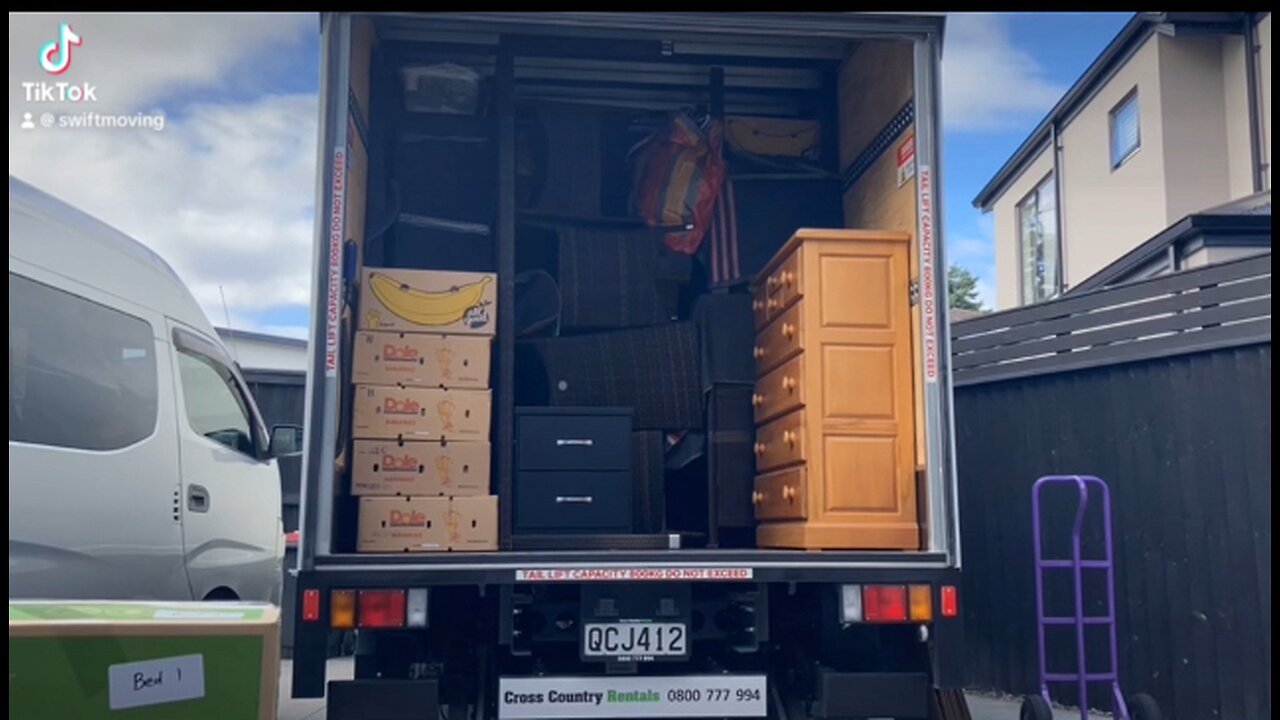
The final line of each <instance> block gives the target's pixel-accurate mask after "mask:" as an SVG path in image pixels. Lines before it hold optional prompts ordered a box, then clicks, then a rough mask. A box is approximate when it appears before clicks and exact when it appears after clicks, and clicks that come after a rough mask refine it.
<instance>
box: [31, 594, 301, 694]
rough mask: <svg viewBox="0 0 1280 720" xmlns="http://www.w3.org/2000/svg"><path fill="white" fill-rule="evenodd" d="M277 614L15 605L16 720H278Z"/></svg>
mask: <svg viewBox="0 0 1280 720" xmlns="http://www.w3.org/2000/svg"><path fill="white" fill-rule="evenodd" d="M279 677H280V611H279V609H278V608H276V607H274V606H272V605H268V604H259V603H226V602H143V601H121V602H112V601H102V600H63V601H40V600H10V601H9V717H11V718H58V719H61V718H75V720H131V719H132V720H143V719H144V718H155V719H160V718H181V719H182V720H229V719H230V718H245V719H246V720H253V719H257V720H269V719H271V720H273V719H274V718H275V717H276V703H277V702H278V698H277V692H276V683H277V681H278V678H279Z"/></svg>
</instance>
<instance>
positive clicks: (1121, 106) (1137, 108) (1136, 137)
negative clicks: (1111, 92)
mask: <svg viewBox="0 0 1280 720" xmlns="http://www.w3.org/2000/svg"><path fill="white" fill-rule="evenodd" d="M1130 105H1133V112H1134V123H1135V126H1134V133H1133V147H1131V148H1129V149H1127V150H1125V151H1124V153H1122V154H1121V155H1120V157H1118V158H1117V157H1116V155H1115V152H1116V116H1117V115H1118V114H1119V113H1121V112H1122V111H1124V110H1125V109H1127V108H1128V107H1129V106H1130ZM1141 149H1142V105H1141V104H1139V102H1138V88H1137V87H1136V86H1135V87H1134V88H1133V89H1132V90H1130V91H1129V92H1127V93H1125V95H1124V97H1123V98H1121V99H1120V102H1118V103H1116V104H1115V106H1114V107H1112V108H1111V111H1110V112H1108V113H1107V154H1108V155H1109V156H1110V162H1111V171H1112V172H1115V171H1116V170H1119V169H1120V168H1121V167H1124V164H1125V163H1127V162H1129V159H1130V158H1132V157H1133V156H1134V155H1137V154H1138V151H1139V150H1141Z"/></svg>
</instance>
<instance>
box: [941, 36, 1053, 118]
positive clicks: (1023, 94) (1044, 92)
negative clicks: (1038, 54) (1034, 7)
mask: <svg viewBox="0 0 1280 720" xmlns="http://www.w3.org/2000/svg"><path fill="white" fill-rule="evenodd" d="M945 42H946V47H945V49H944V52H943V54H942V119H943V124H944V126H945V127H946V128H948V129H952V130H973V131H1003V130H1018V129H1021V128H1025V127H1026V126H1027V121H1028V120H1036V119H1039V118H1040V117H1041V116H1043V115H1044V114H1045V113H1047V112H1048V111H1049V108H1051V107H1053V104H1054V103H1055V102H1057V101H1058V99H1059V98H1060V97H1062V94H1063V93H1064V92H1065V91H1066V88H1064V87H1062V86H1060V85H1058V84H1056V83H1054V82H1051V81H1050V80H1049V79H1048V78H1047V77H1046V74H1045V70H1044V68H1043V67H1042V66H1041V65H1040V64H1039V63H1037V62H1036V60H1035V58H1034V57H1032V56H1031V54H1030V53H1028V52H1026V51H1024V50H1020V49H1018V48H1017V47H1016V46H1015V45H1014V42H1013V35H1012V32H1011V29H1010V27H1009V19H1008V18H1007V17H1003V16H1000V15H995V14H990V13H951V14H949V15H948V16H947V34H946V40H945Z"/></svg>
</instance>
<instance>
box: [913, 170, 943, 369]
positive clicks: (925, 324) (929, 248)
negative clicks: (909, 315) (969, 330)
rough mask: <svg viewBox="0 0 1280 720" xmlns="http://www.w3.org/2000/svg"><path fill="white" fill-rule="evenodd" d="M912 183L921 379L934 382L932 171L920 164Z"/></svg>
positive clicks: (935, 293) (935, 323) (935, 314)
mask: <svg viewBox="0 0 1280 720" xmlns="http://www.w3.org/2000/svg"><path fill="white" fill-rule="evenodd" d="M916 176H917V178H919V179H918V180H917V181H916V187H917V193H918V194H919V206H920V308H921V318H920V321H921V325H922V333H921V334H922V335H923V336H924V337H923V338H922V341H923V342H924V381H925V382H927V383H936V382H938V288H937V287H936V286H935V283H934V270H935V268H934V266H935V265H936V254H937V253H936V250H937V248H936V246H935V242H936V241H935V238H934V227H933V175H932V174H931V173H930V171H929V166H928V165H920V167H919V169H918V171H917V173H916Z"/></svg>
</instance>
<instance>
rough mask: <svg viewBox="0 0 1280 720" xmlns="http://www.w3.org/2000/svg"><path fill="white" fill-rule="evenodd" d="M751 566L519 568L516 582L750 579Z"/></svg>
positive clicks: (751, 574)
mask: <svg viewBox="0 0 1280 720" xmlns="http://www.w3.org/2000/svg"><path fill="white" fill-rule="evenodd" d="M753 575H754V571H753V570H752V569H751V568H749V567H692V568H689V567H593V568H530V569H527V570H516V582H612V581H671V580H676V581H685V580H750V579H751V578H752V577H753Z"/></svg>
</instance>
